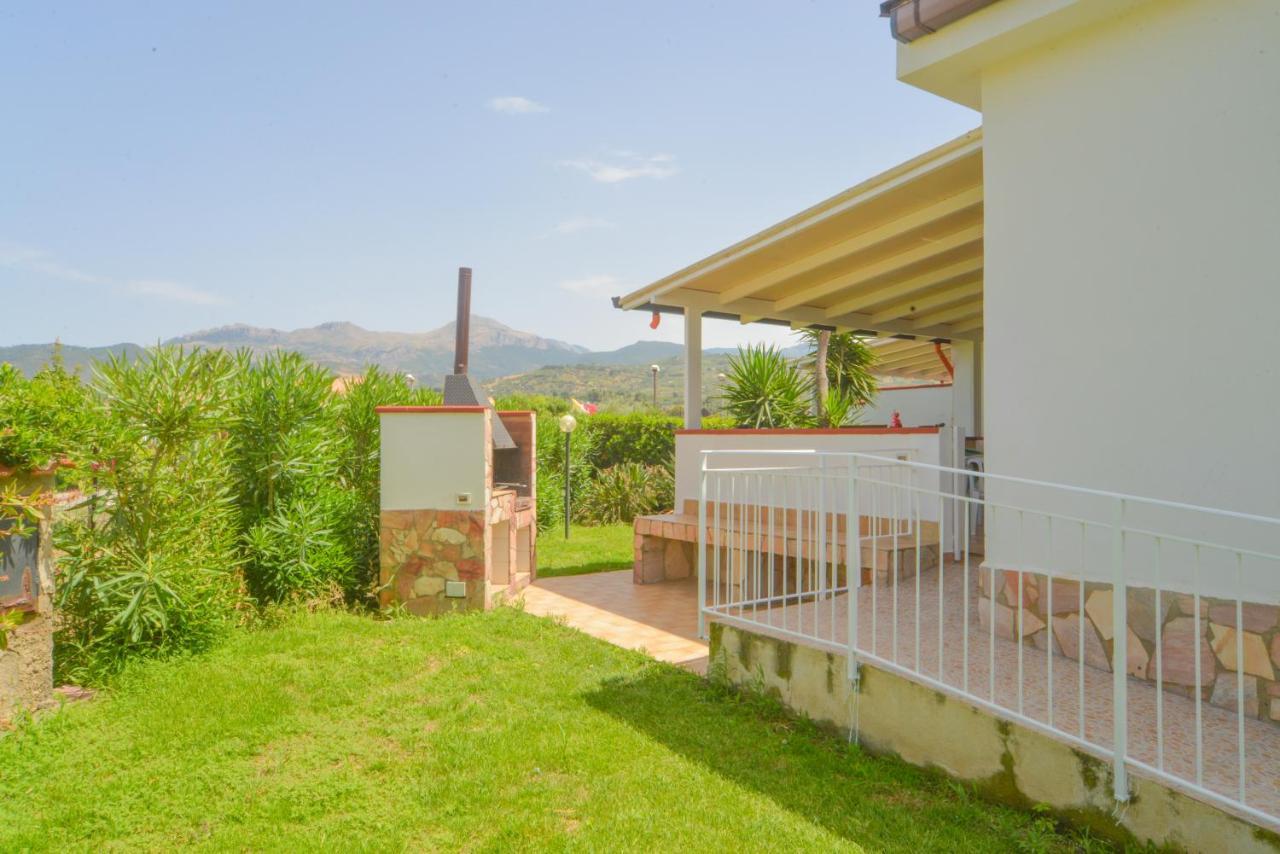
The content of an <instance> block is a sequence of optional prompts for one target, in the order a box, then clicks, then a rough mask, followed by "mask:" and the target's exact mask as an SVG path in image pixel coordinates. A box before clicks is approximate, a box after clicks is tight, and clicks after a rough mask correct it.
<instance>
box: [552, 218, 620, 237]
mask: <svg viewBox="0 0 1280 854" xmlns="http://www.w3.org/2000/svg"><path fill="white" fill-rule="evenodd" d="M613 227H614V224H613V223H611V222H609V220H607V219H601V218H600V217H598V216H574V217H570V218H569V219H566V220H561V221H560V222H558V223H556V224H555V227H554V228H552V229H551V231H552V232H553V233H554V234H577V233H578V232H580V231H595V230H596V229H602V228H613Z"/></svg>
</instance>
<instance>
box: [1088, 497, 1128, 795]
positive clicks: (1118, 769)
mask: <svg viewBox="0 0 1280 854" xmlns="http://www.w3.org/2000/svg"><path fill="white" fill-rule="evenodd" d="M1124 504H1125V502H1124V499H1123V498H1116V499H1115V502H1114V504H1113V506H1112V518H1111V637H1112V647H1111V676H1112V700H1111V718H1112V723H1113V725H1114V735H1113V743H1114V748H1115V758H1114V760H1113V763H1114V766H1115V771H1114V774H1113V778H1114V781H1115V785H1114V793H1115V799H1116V800H1117V801H1127V800H1129V776H1128V770H1127V768H1126V766H1125V758H1126V756H1127V755H1128V752H1129V675H1128V672H1127V671H1128V661H1129V651H1128V646H1129V603H1128V599H1129V597H1128V590H1127V587H1126V584H1125V578H1124ZM1080 583H1081V584H1082V585H1083V584H1084V579H1081V581H1080Z"/></svg>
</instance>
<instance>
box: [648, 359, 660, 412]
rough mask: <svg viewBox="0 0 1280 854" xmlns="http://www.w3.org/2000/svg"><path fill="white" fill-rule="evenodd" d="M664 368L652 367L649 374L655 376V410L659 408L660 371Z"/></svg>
mask: <svg viewBox="0 0 1280 854" xmlns="http://www.w3.org/2000/svg"><path fill="white" fill-rule="evenodd" d="M660 370H662V368H660V367H658V366H657V365H650V366H649V372H650V373H651V374H653V408H654V409H657V408H658V371H660Z"/></svg>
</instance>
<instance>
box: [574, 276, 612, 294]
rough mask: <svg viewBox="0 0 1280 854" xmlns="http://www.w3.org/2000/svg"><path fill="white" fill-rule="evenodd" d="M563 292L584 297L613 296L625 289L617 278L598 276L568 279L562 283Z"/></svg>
mask: <svg viewBox="0 0 1280 854" xmlns="http://www.w3.org/2000/svg"><path fill="white" fill-rule="evenodd" d="M560 287H561V289H562V290H566V291H569V292H570V293H575V294H580V295H582V296H612V295H614V294H617V293H621V292H622V290H623V288H622V287H621V282H620V280H619V279H618V277H617V276H609V275H596V276H583V277H581V278H578V279H566V280H565V281H563V282H561V283H560Z"/></svg>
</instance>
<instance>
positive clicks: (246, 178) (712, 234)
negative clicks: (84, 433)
mask: <svg viewBox="0 0 1280 854" xmlns="http://www.w3.org/2000/svg"><path fill="white" fill-rule="evenodd" d="M0 98H2V99H3V101H2V103H3V105H4V113H5V116H6V118H7V122H6V128H5V132H4V133H3V134H0V294H2V295H3V304H4V306H5V312H4V313H5V315H6V320H7V322H6V323H4V324H3V332H0V343H6V344H15V343H29V342H42V341H49V340H52V339H53V338H54V337H59V338H61V339H62V340H63V341H65V342H68V343H76V344H95V345H96V344H106V343H113V342H117V341H136V342H140V343H150V342H154V341H155V340H157V339H161V338H166V337H169V336H171V335H176V334H181V333H184V332H189V331H193V330H195V329H200V328H205V327H209V326H215V325H220V324H224V323H233V322H243V323H251V324H254V325H259V326H273V327H277V328H284V329H293V328H297V327H302V326H311V325H314V324H316V323H321V322H324V321H328V320H349V321H352V322H354V323H358V324H360V325H361V326H365V327H368V328H370V329H389V330H404V331H409V330H424V329H430V328H434V327H436V326H439V325H440V324H442V323H445V322H447V321H448V320H451V319H452V315H453V299H454V285H455V275H456V268H457V267H458V266H459V265H460V264H466V265H470V266H472V267H473V268H474V269H475V287H476V291H475V297H474V301H473V310H474V311H476V312H477V313H480V314H486V315H489V316H492V317H496V318H498V319H499V320H501V321H503V322H505V323H508V324H510V325H512V326H516V327H518V328H522V329H528V330H531V331H535V332H538V333H539V334H542V335H545V336H548V337H554V338H561V339H564V340H568V341H571V342H573V343H579V344H584V345H586V346H589V347H592V348H595V349H612V348H614V347H618V346H622V345H624V344H628V343H630V342H632V341H635V340H639V339H650V338H662V339H666V340H678V339H679V337H680V322H679V320H678V319H675V318H668V319H667V320H665V321H664V322H663V324H662V326H661V327H660V328H659V330H658V331H657V332H651V331H650V330H649V328H648V323H647V321H648V318H647V317H645V316H642V315H639V314H636V313H623V312H619V311H616V310H614V309H613V308H611V307H610V305H609V300H608V298H609V297H610V296H612V295H614V294H618V293H623V292H625V291H628V290H631V289H632V288H634V287H638V286H641V285H643V284H646V283H647V282H650V281H653V280H654V279H657V278H659V277H661V276H663V275H666V274H667V273H670V272H672V271H674V270H676V269H678V268H680V267H682V266H684V265H685V264H688V263H690V262H692V261H695V260H697V259H698V258H701V257H703V256H705V255H707V254H709V253H711V252H714V251H716V250H717V249H720V248H722V247H723V246H725V245H727V244H729V243H731V242H734V241H736V240H738V239H740V238H742V237H745V236H747V235H748V234H751V233H753V232H755V231H757V230H759V229H761V228H763V227H765V226H768V225H769V224H771V223H773V222H776V221H777V220H779V219H781V218H783V217H785V216H788V215H790V214H792V213H795V212H796V211H799V210H801V209H802V208H804V207H807V206H808V205H811V204H813V203H814V202H816V201H818V200H820V199H823V198H825V197H827V196H830V195H832V194H834V193H836V192H838V191H840V190H842V189H844V188H846V187H848V186H850V185H852V184H854V183H856V182H858V181H860V180H862V179H864V178H866V177H869V176H870V175H873V174H875V173H876V172H878V171H880V170H882V169H885V168H887V167H889V166H892V165H894V164H896V163H898V162H900V161H902V160H904V159H906V158H907V157H909V156H912V155H914V154H917V153H919V152H921V151H924V150H926V149H928V148H929V147H931V146H933V145H936V144H938V143H941V142H943V141H945V140H947V139H950V138H952V137H954V136H957V135H959V134H960V133H963V132H964V131H966V130H969V129H970V128H972V127H975V126H976V125H977V124H978V123H979V117H978V116H977V115H976V114H975V113H972V112H969V111H967V110H964V109H963V108H960V107H957V106H955V105H952V104H949V103H946V102H944V101H942V100H941V99H938V98H935V97H933V96H931V95H928V94H925V93H922V92H919V91H917V90H915V89H913V88H911V87H909V86H906V85H905V84H902V83H899V82H897V80H896V79H895V78H894V44H893V41H892V40H891V39H890V37H889V34H888V31H887V26H886V24H885V22H884V21H883V20H881V19H880V18H878V17H877V4H876V3H874V2H871V1H870V0H815V2H798V0H776V2H745V0H734V2H716V3H711V2H695V0H685V2H648V3H601V2H599V0H595V1H594V2H546V3H527V2H503V3H498V2H467V3H435V2H416V3H407V2H406V3H394V2H379V3H373V2H365V3H337V2H323V3H316V2H306V3H302V2H298V3H292V2H260V0H259V2H251V3H232V2H225V3H224V2H219V3H170V2H152V3H141V2H125V0H114V1H113V2H111V3H99V2H84V3H62V2H56V0H46V2H42V3H24V4H6V5H4V6H3V7H0ZM779 334H781V333H779V332H774V331H770V330H768V329H767V328H765V327H741V326H739V325H737V324H732V323H723V322H719V323H713V322H709V323H708V324H707V327H706V335H705V337H706V343H707V345H708V346H725V345H732V344H734V343H737V342H741V341H746V340H756V339H760V338H769V337H771V336H772V337H776V336H778V335H779Z"/></svg>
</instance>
